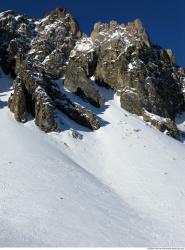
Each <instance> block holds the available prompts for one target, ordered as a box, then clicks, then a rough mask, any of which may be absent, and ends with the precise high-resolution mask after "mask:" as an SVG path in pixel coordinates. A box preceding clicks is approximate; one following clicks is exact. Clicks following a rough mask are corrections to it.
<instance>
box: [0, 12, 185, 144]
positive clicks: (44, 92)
mask: <svg viewBox="0 0 185 250" xmlns="http://www.w3.org/2000/svg"><path fill="white" fill-rule="evenodd" d="M0 29H1V30H2V35H1V40H2V43H1V44H2V45H1V65H2V67H3V69H4V71H5V72H7V73H11V74H12V76H13V77H14V78H15V80H14V93H13V94H12V96H11V98H10V99H9V107H10V110H11V111H12V112H13V113H14V114H15V119H16V120H17V121H20V122H24V121H25V120H26V119H27V114H28V113H31V115H32V116H33V117H34V119H35V122H36V124H37V125H38V126H39V127H40V128H41V129H42V130H44V131H46V132H49V131H55V130H59V126H58V125H57V124H58V122H57V115H56V113H57V112H58V111H57V110H60V112H63V113H65V114H67V115H68V116H69V117H70V118H71V119H73V120H75V121H76V122H78V123H79V122H80V123H81V124H82V125H84V126H87V127H89V128H90V129H98V128H99V127H100V126H101V122H98V118H96V116H95V114H93V113H92V112H91V111H90V110H86V109H84V107H81V106H80V105H77V104H74V103H72V102H71V100H70V99H68V98H66V96H65V95H64V93H62V92H61V91H60V86H58V85H57V84H56V83H55V80H57V79H60V78H65V79H64V86H65V87H66V88H67V89H69V90H70V91H71V92H73V93H75V94H76V95H78V96H80V97H81V98H82V99H85V100H86V101H88V102H90V103H91V104H92V105H93V106H96V107H100V106H103V105H104V104H103V103H104V100H103V98H102V97H101V95H100V93H99V92H98V90H97V88H96V85H97V84H98V85H102V86H105V87H108V88H112V89H114V91H115V92H117V93H118V94H119V95H120V96H121V98H120V102H121V106H122V107H123V108H124V109H126V110H128V111H129V112H131V113H134V114H136V115H139V116H143V119H144V120H145V121H146V122H149V123H151V124H152V126H155V127H156V128H157V129H159V130H160V131H162V132H165V133H167V134H168V135H170V136H172V137H174V138H176V139H178V138H179V137H180V135H179V131H178V129H177V127H176V124H175V122H174V121H175V118H176V116H177V115H179V114H181V113H182V112H184V110H185V97H184V79H185V70H184V69H183V68H181V67H179V66H178V65H176V62H175V56H174V54H173V52H172V51H171V50H169V49H168V50H163V49H162V48H161V47H160V46H156V45H153V44H152V42H151V40H150V38H149V35H148V34H147V32H146V31H145V29H144V28H143V26H142V23H141V21H140V20H139V19H136V20H135V21H134V22H130V23H128V25H124V24H118V23H117V22H116V21H112V22H110V24H101V23H97V24H95V26H94V30H93V32H92V33H91V36H90V37H89V38H88V37H87V36H86V35H85V34H83V33H82V32H81V31H80V28H79V25H78V22H77V21H76V19H75V18H74V17H73V16H71V14H69V13H68V12H67V10H66V9H65V8H62V7H61V8H57V9H56V10H54V11H50V12H49V13H48V14H47V15H46V16H45V18H43V19H28V18H27V17H26V16H23V15H19V14H16V13H15V12H13V11H7V12H4V13H1V15H0ZM5 44H6V45H5ZM91 77H94V79H93V81H92V79H91ZM56 111H57V112H56ZM78 117H80V119H78ZM158 117H159V118H158Z"/></svg>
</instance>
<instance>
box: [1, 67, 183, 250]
mask: <svg viewBox="0 0 185 250" xmlns="http://www.w3.org/2000/svg"><path fill="white" fill-rule="evenodd" d="M0 81H1V84H0V88H1V89H0V93H1V95H0V138H1V141H0V152H1V160H0V246H1V247H2V246H14V247H15V246H127V247H128V246H137V247H138V246H182V245H185V237H184V235H185V213H184V211H185V182H184V179H185V154H184V150H185V146H184V144H182V143H180V142H178V141H176V140H174V139H172V138H170V137H168V136H166V135H164V134H162V133H160V132H159V131H157V130H155V129H153V128H151V127H149V126H147V125H146V124H145V123H144V122H143V121H142V120H139V119H138V118H137V117H135V116H133V115H130V114H129V113H127V112H126V111H124V110H123V109H121V108H120V107H119V104H118V103H119V101H118V97H116V96H113V93H112V92H111V91H110V90H103V88H101V87H99V89H100V91H101V93H102V94H103V95H104V98H105V99H107V100H109V101H107V102H106V106H104V108H102V109H101V112H99V109H96V108H94V111H95V112H96V113H97V115H98V116H99V118H100V119H101V122H102V125H103V126H102V127H101V128H100V129H99V130H97V131H94V132H92V131H89V130H88V129H84V128H83V127H81V126H80V125H76V124H75V123H74V122H72V121H71V120H70V119H69V118H67V117H65V116H63V117H61V119H62V120H63V121H64V120H65V124H69V128H71V127H73V129H75V130H77V131H78V133H80V134H81V136H80V137H79V138H80V139H78V138H77V139H75V138H73V137H72V136H71V134H72V132H71V130H69V129H68V127H67V126H66V125H65V126H64V125H63V128H62V129H63V132H61V133H60V134H58V133H50V134H45V133H43V132H41V131H40V130H39V129H38V128H37V127H36V126H35V124H34V122H33V121H28V122H27V123H25V124H20V123H17V122H15V120H14V118H13V115H12V113H10V111H9V109H8V107H7V100H8V97H9V95H10V92H11V85H12V83H11V81H12V80H11V79H10V78H9V77H5V76H4V75H3V73H2V72H1V79H0ZM58 84H60V85H62V82H61V81H58ZM66 93H67V94H68V95H70V96H71V97H72V98H73V100H74V101H78V102H79V101H80V102H81V104H83V105H84V106H87V107H88V105H90V104H87V103H85V102H83V101H81V100H80V99H79V98H78V97H76V96H73V95H72V94H71V93H69V92H67V91H66ZM91 109H92V107H91Z"/></svg>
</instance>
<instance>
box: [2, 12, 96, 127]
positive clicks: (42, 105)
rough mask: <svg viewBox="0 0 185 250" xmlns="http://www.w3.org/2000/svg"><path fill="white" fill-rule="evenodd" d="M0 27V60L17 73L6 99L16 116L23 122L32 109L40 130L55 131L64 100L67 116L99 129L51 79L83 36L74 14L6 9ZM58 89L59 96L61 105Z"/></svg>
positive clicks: (89, 114)
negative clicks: (40, 15)
mask: <svg viewBox="0 0 185 250" xmlns="http://www.w3.org/2000/svg"><path fill="white" fill-rule="evenodd" d="M0 28H1V29H2V33H1V36H0V39H1V41H2V42H1V45H0V49H1V52H2V53H1V61H0V62H1V65H2V67H3V69H4V71H5V72H6V73H11V74H12V76H13V77H14V78H16V79H15V80H14V93H13V94H12V95H11V97H10V100H9V107H10V110H11V111H12V112H13V113H14V115H15V119H16V120H17V121H20V122H25V121H26V120H27V113H31V115H32V116H33V117H34V118H35V123H36V125H38V126H39V127H40V128H41V129H42V130H43V131H45V132H49V131H56V130H58V126H57V121H56V108H59V109H61V103H62V101H63V104H64V102H65V104H66V105H63V106H62V109H61V110H62V111H63V112H64V113H65V114H67V115H68V116H69V117H70V118H71V119H73V120H75V121H77V122H78V123H80V124H82V125H84V126H87V127H89V128H91V129H97V128H99V126H100V125H99V122H98V121H97V119H96V117H95V115H94V114H93V113H92V112H90V111H88V110H86V109H85V108H82V107H81V106H80V105H78V106H76V105H75V104H73V103H72V102H71V101H70V100H69V99H68V98H66V97H65V95H62V94H61V93H60V90H59V89H56V86H55V84H54V82H52V80H53V79H58V78H59V77H62V76H63V75H64V72H65V69H66V65H67V61H68V57H69V54H70V51H71V50H72V48H73V47H74V46H75V43H76V41H77V39H78V38H80V37H81V32H80V30H79V27H78V23H77V22H76V20H75V18H74V17H72V16H71V15H70V14H69V13H67V11H66V10H65V9H63V8H58V9H56V10H54V11H52V12H50V13H49V14H48V15H47V16H46V17H45V18H44V19H41V20H30V19H28V18H27V17H25V16H20V15H17V14H16V13H15V12H13V11H8V12H4V13H2V14H1V15H0ZM56 93H57V96H58V97H59V96H60V98H59V99H62V101H61V100H60V105H59V101H58V99H56ZM61 96H62V98H61ZM69 107H70V108H69Z"/></svg>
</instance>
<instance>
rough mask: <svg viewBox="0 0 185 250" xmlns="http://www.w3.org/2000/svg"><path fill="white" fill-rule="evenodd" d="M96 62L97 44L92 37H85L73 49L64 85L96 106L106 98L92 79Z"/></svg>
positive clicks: (101, 103) (100, 104)
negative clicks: (95, 44) (94, 43)
mask: <svg viewBox="0 0 185 250" xmlns="http://www.w3.org/2000/svg"><path fill="white" fill-rule="evenodd" d="M96 64H97V55H96V52H95V46H94V45H93V42H92V40H91V39H90V38H86V37H83V38H82V39H81V40H79V41H78V42H77V44H76V46H75V48H74V49H73V50H72V51H71V54H70V58H69V63H68V66H67V68H66V74H65V81H64V85H65V87H66V88H68V89H69V90H70V91H71V92H73V93H75V94H77V95H78V96H80V97H82V98H83V99H86V100H87V101H89V102H90V103H91V104H92V105H94V106H95V107H100V106H102V105H103V103H104V100H103V98H102V97H101V95H100V94H99V92H98V91H97V90H96V88H95V86H94V85H93V84H92V82H91V80H90V77H91V76H92V75H93V74H94V71H95V69H96Z"/></svg>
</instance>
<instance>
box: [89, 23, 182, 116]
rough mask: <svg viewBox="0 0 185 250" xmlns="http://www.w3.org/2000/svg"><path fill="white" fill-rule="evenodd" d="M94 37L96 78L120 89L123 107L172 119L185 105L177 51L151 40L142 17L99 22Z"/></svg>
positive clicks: (99, 81) (137, 112)
mask: <svg viewBox="0 0 185 250" xmlns="http://www.w3.org/2000/svg"><path fill="white" fill-rule="evenodd" d="M91 37H92V40H93V41H94V43H96V44H98V62H97V67H96V71H95V77H96V81H97V82H98V83H100V84H103V85H108V86H110V87H111V88H113V89H115V90H116V91H118V93H120V95H121V105H122V107H123V108H125V109H127V110H128V111H129V112H131V113H135V114H138V115H141V114H142V109H143V108H145V109H146V110H148V111H149V112H151V113H154V114H157V115H159V116H163V117H169V118H172V119H174V117H175V115H176V114H177V112H180V111H181V110H182V109H183V108H184V106H183V105H184V100H183V95H182V92H181V86H180V84H179V79H178V77H177V71H178V68H177V65H176V64H175V60H174V57H173V55H172V54H171V53H170V51H169V50H168V51H167V52H166V51H165V50H163V49H162V48H161V47H159V46H155V45H153V44H152V43H151V41H150V39H149V36H148V35H147V33H146V32H145V30H144V28H143V27H142V24H141V22H140V21H139V20H135V21H134V22H133V23H129V24H128V25H127V26H125V25H119V24H117V23H116V22H111V23H110V24H96V25H95V28H94V31H93V32H92V34H91Z"/></svg>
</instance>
